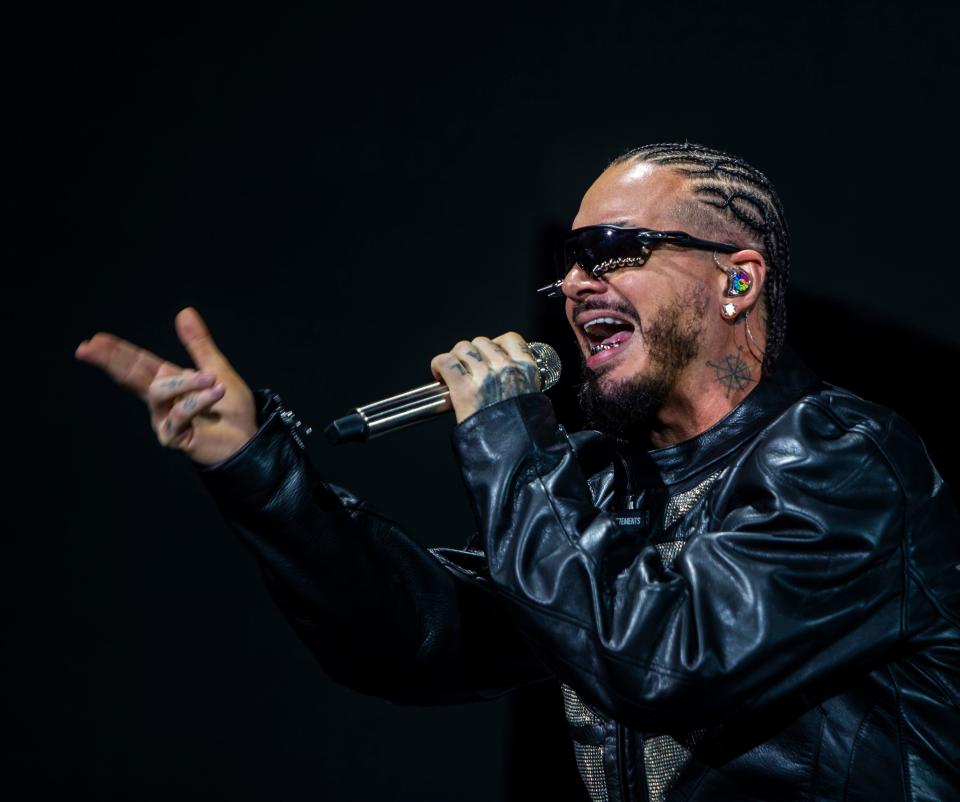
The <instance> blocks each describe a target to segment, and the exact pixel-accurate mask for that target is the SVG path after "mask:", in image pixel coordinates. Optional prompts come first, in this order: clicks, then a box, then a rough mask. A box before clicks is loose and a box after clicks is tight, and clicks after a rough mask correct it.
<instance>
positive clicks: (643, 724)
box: [198, 346, 960, 802]
mask: <svg viewBox="0 0 960 802" xmlns="http://www.w3.org/2000/svg"><path fill="white" fill-rule="evenodd" d="M257 395H258V398H259V399H260V401H261V403H262V405H263V406H262V410H261V424H262V425H261V427H260V430H259V431H258V433H257V435H256V436H255V437H254V438H253V439H252V440H251V441H250V442H249V443H248V444H247V445H246V446H245V447H244V449H242V450H241V451H240V452H238V453H237V454H235V455H234V456H233V457H232V458H231V459H230V460H228V461H226V462H224V463H221V464H220V465H217V466H212V467H209V468H199V467H198V472H199V473H200V475H201V477H202V478H203V481H204V482H205V484H206V486H207V487H208V488H209V490H210V491H211V492H212V493H213V495H214V497H215V498H216V500H217V502H218V504H219V506H220V509H221V511H222V512H223V514H224V515H225V517H226V518H227V520H228V521H229V522H230V524H231V525H232V526H233V527H234V529H235V530H236V531H237V532H238V533H239V535H240V536H241V538H242V539H243V540H244V541H245V543H246V544H247V545H248V546H249V547H250V548H251V549H252V550H253V552H254V554H255V555H256V556H257V558H258V559H259V561H260V563H261V565H262V567H263V570H264V574H265V577H266V579H267V583H268V585H269V587H270V589H271V592H272V593H273V595H274V597H275V598H276V600H277V602H278V604H279V605H280V607H281V609H282V610H283V612H284V614H285V615H286V617H287V618H288V619H289V620H290V622H291V623H292V625H293V626H294V628H295V629H296V630H297V632H298V633H299V634H300V636H301V638H302V639H303V640H304V642H305V643H306V644H307V645H308V646H309V647H310V648H311V649H312V651H313V652H314V654H315V655H316V656H317V658H318V659H319V661H320V663H321V665H322V666H323V668H324V670H325V671H326V672H327V673H328V674H329V676H330V677H331V678H333V679H334V680H336V681H338V682H340V683H343V684H345V685H348V686H350V687H352V688H355V689H357V690H360V691H363V692H365V693H371V694H376V695H378V696H382V697H384V698H388V699H391V700H394V701H399V702H407V703H414V704H437V703H444V702H460V701H468V700H480V699H486V698H490V697H493V696H497V695H499V694H502V693H504V692H506V691H509V690H511V689H513V688H516V687H518V686H522V685H525V684H528V683H532V682H539V681H545V680H559V681H560V683H561V687H562V689H563V691H564V704H565V708H566V710H567V717H568V721H569V722H570V730H571V737H572V738H573V740H574V744H575V747H576V753H577V759H578V765H579V768H580V770H581V775H582V776H583V777H584V781H585V782H586V784H587V787H588V790H589V792H590V794H591V796H592V798H593V799H596V800H608V801H609V802H627V800H654V801H655V802H659V800H668V801H669V802H678V801H679V800H691V801H693V800H851V801H852V800H868V799H869V800H874V801H877V800H915V801H917V802H919V801H920V800H924V801H925V802H926V801H927V800H930V801H931V802H932V800H950V799H960V769H958V766H960V746H958V740H960V640H958V634H960V581H958V580H960V570H958V567H960V515H958V512H957V507H956V504H955V502H954V500H953V498H952V497H951V494H950V492H949V488H948V487H947V486H946V485H945V483H944V482H943V480H942V479H941V477H940V476H939V474H938V473H937V470H936V468H935V467H934V465H933V464H932V462H931V461H930V459H929V457H928V455H927V452H926V449H925V447H924V445H923V442H922V440H921V439H920V438H919V437H918V436H917V434H916V433H915V432H914V430H913V429H912V427H911V426H910V425H909V424H908V423H907V422H906V421H904V420H903V418H901V417H900V416H898V415H897V414H896V413H894V412H892V411H891V410H888V409H886V408H884V407H881V406H879V405H877V404H873V403H871V402H869V401H866V400H864V399H862V398H860V397H858V396H856V395H854V394H853V393H850V392H849V391H847V390H844V389H842V388H839V387H836V386H834V385H832V384H828V383H825V382H822V381H821V380H820V379H819V378H818V377H817V376H816V375H814V374H813V373H812V372H811V371H810V370H809V369H808V368H807V367H806V366H805V365H804V364H803V362H802V360H801V359H800V358H799V356H798V355H797V354H796V353H795V352H794V351H793V349H792V348H790V347H789V346H788V347H787V348H786V349H785V350H784V352H783V354H782V356H781V358H780V361H779V362H778V366H777V370H776V371H775V373H774V374H773V375H772V376H771V377H767V378H764V379H763V380H762V381H760V382H759V384H758V385H757V387H756V388H755V389H754V390H753V391H752V392H751V393H750V394H749V395H748V396H747V397H746V399H745V400H744V401H743V402H742V403H741V404H740V405H739V406H737V407H736V408H735V409H734V410H732V411H731V412H730V413H729V414H728V415H727V416H726V417H724V418H723V419H722V420H721V421H719V422H718V423H717V424H715V425H714V426H713V427H711V428H710V429H709V430H707V431H706V432H703V433H702V434H701V435H699V436H698V437H696V438H694V439H692V440H688V441H686V442H683V443H679V444H677V445H674V446H671V447H668V448H663V449H655V450H646V449H643V448H639V447H637V446H636V445H633V444H630V443H627V442H625V441H622V440H616V439H614V438H610V437H607V436H604V435H601V434H599V433H596V432H581V433H576V434H572V435H568V433H567V432H566V431H565V430H564V429H563V427H562V426H560V425H559V424H558V423H557V421H556V419H555V417H554V415H553V409H552V406H551V404H550V401H549V399H548V398H547V397H546V396H544V395H542V394H539V393H537V394H530V395H525V396H520V397H517V398H512V399H509V400H507V401H503V402H501V403H499V404H495V405H493V406H491V407H487V408H485V409H483V410H481V411H480V412H478V413H476V414H475V415H473V416H471V417H469V418H468V419H466V420H465V421H463V422H462V423H461V424H460V425H459V426H457V427H456V428H455V429H454V433H453V444H454V449H455V451H456V453H457V456H458V458H459V461H460V465H461V468H462V472H463V478H464V482H465V485H466V487H467V492H468V493H469V495H470V499H471V503H472V506H473V509H474V512H475V515H476V519H477V522H478V527H479V531H478V533H477V536H476V538H475V540H474V544H475V546H476V547H474V548H470V547H467V548H464V549H425V548H423V547H421V546H420V545H418V544H417V542H416V541H414V540H413V539H412V538H411V537H409V536H408V535H407V534H406V533H405V532H403V531H402V530H401V529H400V528H399V527H398V526H397V525H396V524H395V523H393V522H392V521H390V520H389V519H387V518H385V517H383V516H381V515H380V514H379V513H377V512H376V511H374V510H373V509H372V508H371V507H370V506H369V505H368V504H366V503H365V502H363V501H361V500H359V499H357V498H356V497H354V496H353V495H352V494H350V493H349V492H348V491H346V490H344V489H343V488H340V487H337V486H336V485H332V484H330V483H327V482H324V481H322V480H321V479H320V478H319V477H318V476H317V475H316V473H315V471H314V468H313V466H312V464H311V463H310V461H309V459H308V458H307V456H306V453H305V452H304V450H303V449H302V447H301V445H300V444H299V443H298V442H297V441H296V440H295V438H293V437H292V436H291V432H290V426H289V417H290V416H289V415H287V416H286V422H285V419H284V416H282V415H281V412H282V411H283V407H282V400H281V399H280V398H279V396H277V395H276V394H274V393H271V392H270V391H257Z"/></svg>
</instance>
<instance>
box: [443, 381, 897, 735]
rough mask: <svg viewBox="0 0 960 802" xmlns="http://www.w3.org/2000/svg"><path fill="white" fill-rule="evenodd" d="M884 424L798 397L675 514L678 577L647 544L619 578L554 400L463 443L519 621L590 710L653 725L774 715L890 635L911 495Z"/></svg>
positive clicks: (489, 411)
mask: <svg viewBox="0 0 960 802" xmlns="http://www.w3.org/2000/svg"><path fill="white" fill-rule="evenodd" d="M881 429H882V427H880V426H877V425H874V426H860V425H853V426H851V425H849V424H846V423H842V422H841V421H840V420H839V419H838V418H837V417H836V416H834V415H833V414H832V413H831V411H830V410H829V409H826V408H823V407H821V406H820V405H818V404H815V403H799V404H796V405H794V407H792V408H791V409H790V410H789V411H788V412H787V413H785V414H784V415H783V416H781V418H779V419H778V420H777V421H775V422H774V423H773V424H771V425H770V427H769V428H768V430H767V431H766V432H765V433H764V434H763V436H762V437H760V438H759V439H758V440H757V441H756V442H755V443H754V444H753V446H752V447H750V448H748V449H747V450H746V451H745V452H744V453H742V454H740V455H739V456H738V457H737V458H736V461H735V463H734V464H732V465H731V466H730V469H729V470H728V471H727V473H726V474H725V477H724V478H721V480H720V482H719V483H718V485H717V486H716V495H715V496H714V497H713V499H712V501H711V503H707V504H704V505H702V506H701V507H700V508H695V510H694V511H692V512H691V513H690V515H689V516H688V519H689V518H696V520H688V519H683V520H681V522H680V523H679V524H678V525H679V526H681V527H682V526H689V527H691V538H690V540H689V541H688V542H687V544H686V545H685V547H684V549H683V550H682V551H681V552H680V554H679V556H678V557H677V559H676V560H675V562H674V564H673V567H672V568H671V569H669V570H667V569H665V568H664V567H663V565H662V563H661V560H660V558H659V554H658V552H657V550H656V548H655V547H654V546H652V545H647V546H646V547H644V546H642V545H638V546H637V547H636V550H635V557H634V558H633V559H632V562H631V561H630V560H629V559H628V560H627V561H626V564H627V565H628V567H627V568H625V569H624V568H623V565H624V564H625V563H624V561H621V557H620V556H615V554H619V555H622V553H623V549H624V543H623V540H624V537H625V535H624V534H623V533H622V532H620V531H618V527H617V525H616V524H615V523H614V521H613V520H612V518H611V517H610V516H608V515H607V514H606V513H604V512H603V511H601V510H599V509H597V508H596V507H594V506H593V504H592V501H591V494H590V491H589V488H588V485H587V480H586V477H585V476H584V474H583V472H582V470H581V468H580V466H579V465H578V463H577V460H576V457H575V455H574V452H573V450H572V448H571V445H570V443H569V441H568V439H567V437H566V435H565V433H564V431H563V429H562V427H559V426H558V424H557V423H556V420H555V419H554V416H553V411H552V406H551V405H550V402H549V399H547V398H546V396H543V395H542V394H529V395H525V396H520V397H517V398H513V399H509V400H507V401H503V402H500V403H499V404H496V405H494V406H491V407H488V408H485V409H483V410H481V411H480V412H478V413H476V414H474V415H473V416H471V417H469V418H467V419H466V420H465V421H463V422H462V423H461V424H460V426H459V427H458V428H457V429H456V430H455V431H454V446H455V450H456V451H457V452H458V455H459V459H460V462H461V467H462V471H463V476H464V480H465V483H466V485H467V487H468V492H469V493H470V494H471V498H472V502H473V506H474V511H475V514H476V516H477V519H478V521H479V524H480V528H481V533H482V535H483V538H484V541H485V545H486V549H487V555H488V562H489V570H490V575H491V579H492V581H493V583H494V585H495V587H496V588H497V591H498V593H499V594H500V596H501V597H502V598H503V599H504V600H505V601H506V602H507V603H508V604H509V605H510V607H511V610H512V613H513V616H514V618H515V620H516V621H517V624H518V626H519V627H520V629H521V630H522V631H523V632H524V633H526V635H527V636H528V639H529V641H530V642H531V643H532V644H535V645H536V647H537V648H538V651H540V653H541V655H542V657H543V658H544V660H545V661H546V662H547V663H548V664H549V665H550V666H551V667H552V668H553V670H554V671H555V672H556V674H557V675H558V677H559V678H560V679H561V680H564V681H566V682H568V683H569V684H570V685H571V686H573V687H574V688H575V689H576V690H577V692H578V693H579V694H580V695H581V696H582V697H583V698H584V700H585V701H587V702H588V703H590V704H592V705H594V706H595V707H596V708H597V709H598V710H599V711H601V712H604V713H606V714H607V715H609V716H611V717H613V718H615V719H617V720H619V721H621V722H623V723H625V724H629V725H632V726H635V727H639V728H645V729H657V728H669V727H677V726H687V727H698V726H702V725H709V724H713V723H718V722H720V721H722V720H723V719H724V718H725V717H727V716H728V715H730V714H731V713H733V712H741V713H742V712H747V711H752V710H759V709H762V708H765V707H766V706H767V705H772V704H774V703H776V702H778V701H782V700H784V699H785V698H786V697H787V696H788V695H790V694H793V693H796V692H799V691H802V690H803V689H805V688H807V687H808V686H810V685H811V684H813V683H815V682H816V681H818V680H819V679H822V678H824V677H826V676H828V675H831V674H833V673H834V672H838V671H841V672H842V671H845V670H856V669H857V668H858V667H861V666H863V665H865V664H866V663H868V662H869V661H870V660H872V659H875V658H878V657H880V656H882V655H883V654H884V653H886V652H888V651H889V650H890V649H891V648H892V647H893V646H894V644H895V643H896V642H897V640H898V639H899V637H900V634H901V607H902V604H903V594H902V588H903V581H904V574H903V571H904V564H903V558H902V542H903V528H904V518H905V515H906V509H905V494H904V492H903V491H902V489H901V484H900V482H899V481H898V477H897V472H896V470H894V468H893V467H892V466H891V465H890V464H888V462H887V460H886V458H885V455H884V451H883V449H882V447H881V443H882V439H883V434H884V433H883V431H882V430H881ZM698 516H699V517H698ZM609 565H616V566H617V567H616V568H615V569H613V570H611V571H608V570H607V567H608V566H609ZM621 569H622V570H621Z"/></svg>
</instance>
